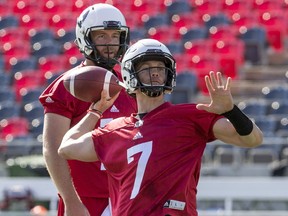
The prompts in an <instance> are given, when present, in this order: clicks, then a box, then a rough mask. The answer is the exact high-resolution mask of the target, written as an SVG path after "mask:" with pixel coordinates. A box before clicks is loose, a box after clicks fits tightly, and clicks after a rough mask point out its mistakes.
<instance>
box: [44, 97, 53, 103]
mask: <svg viewBox="0 0 288 216" xmlns="http://www.w3.org/2000/svg"><path fill="white" fill-rule="evenodd" d="M45 102H46V103H54V101H53V100H52V98H51V97H47V98H46V99H45Z"/></svg>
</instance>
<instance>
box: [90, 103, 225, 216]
mask: <svg viewBox="0 0 288 216" xmlns="http://www.w3.org/2000/svg"><path fill="white" fill-rule="evenodd" d="M219 118H222V116H220V115H216V114H211V113H208V112H206V111H200V110H197V108H196V105H195V104H181V105H172V104H170V103H168V102H166V103H164V104H162V105H161V106H159V107H157V108H156V109H154V110H152V111H151V112H150V113H148V114H146V115H145V116H144V118H143V119H142V120H138V119H137V118H135V115H131V116H130V117H127V118H119V119H116V120H113V121H112V122H110V123H109V124H108V125H106V127H105V128H99V129H96V130H94V132H93V140H94V145H95V149H96V152H97V155H98V157H99V159H100V160H101V162H102V163H103V164H104V165H105V168H106V170H107V173H108V178H109V183H110V185H109V186H110V192H111V194H110V196H111V203H112V214H113V216H134V215H135V216H138V215H141V216H145V215H147V216H160V215H165V214H166V212H167V211H166V210H165V209H167V208H170V209H176V210H175V212H176V213H175V214H171V215H192V216H196V215H197V211H196V192H197V189H196V187H197V184H198V180H199V176H200V168H201V158H202V155H203V152H204V149H205V147H206V143H207V142H210V141H213V140H215V137H214V135H213V131H212V128H213V125H214V123H215V122H216V121H217V120H218V119H219ZM186 200H187V201H186ZM177 211H178V212H179V214H177ZM183 212H186V213H183Z"/></svg>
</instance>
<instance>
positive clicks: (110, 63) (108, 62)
mask: <svg viewBox="0 0 288 216" xmlns="http://www.w3.org/2000/svg"><path fill="white" fill-rule="evenodd" d="M92 56H93V57H94V58H93V57H92ZM86 58H87V59H89V60H91V61H93V62H94V64H95V65H97V66H99V67H103V68H106V69H107V70H112V69H113V68H114V66H115V65H116V64H118V63H119V62H118V61H117V60H116V59H113V58H108V59H106V58H103V57H101V56H99V55H97V54H96V55H95V54H94V52H92V53H91V55H90V56H86Z"/></svg>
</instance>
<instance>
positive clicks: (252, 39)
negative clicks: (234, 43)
mask: <svg viewBox="0 0 288 216" xmlns="http://www.w3.org/2000/svg"><path fill="white" fill-rule="evenodd" d="M240 39H242V40H243V41H244V43H245V55H244V56H245V60H247V61H250V62H251V63H252V64H263V59H264V57H263V55H264V54H265V50H266V48H267V34H266V29H264V28H263V27H260V26H258V27H257V26H255V27H251V28H247V29H246V30H245V31H243V32H240Z"/></svg>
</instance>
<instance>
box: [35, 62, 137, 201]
mask: <svg viewBox="0 0 288 216" xmlns="http://www.w3.org/2000/svg"><path fill="white" fill-rule="evenodd" d="M80 67H82V66H80ZM74 69H75V68H74ZM72 70H73V69H72ZM70 71H71V70H70ZM70 71H68V72H66V73H69V72H70ZM66 73H64V74H62V75H60V76H59V77H58V78H57V79H56V80H55V81H54V82H53V83H52V84H51V85H49V86H48V87H47V88H46V89H45V90H44V92H43V93H42V94H41V96H40V98H39V100H40V102H41V103H42V105H43V107H44V112H45V113H55V114H59V115H62V116H65V117H67V118H69V119H71V127H72V126H74V125H75V124H76V123H77V122H79V121H80V120H81V119H82V118H83V117H84V115H86V113H87V110H88V108H89V106H90V104H91V103H87V102H83V101H81V100H78V99H77V98H75V97H73V96H72V95H71V94H70V93H69V92H68V91H67V90H66V89H65V87H64V85H63V76H64V75H65V74H66ZM117 75H118V77H120V76H119V75H120V74H119V73H118V74H117ZM136 109H137V106H136V102H135V99H133V98H132V97H130V96H129V95H128V94H127V93H126V92H125V90H123V91H122V92H121V93H120V95H119V97H118V98H117V99H116V101H115V103H114V104H113V105H112V106H111V107H110V108H109V109H107V110H106V111H105V112H104V113H103V117H102V119H101V121H99V124H98V125H97V126H99V125H101V126H103V125H105V124H106V123H108V122H109V121H111V120H112V119H114V118H118V117H122V116H129V115H131V113H135V112H136ZM68 164H69V166H70V169H71V176H72V179H73V183H74V186H75V188H76V190H77V192H78V194H79V196H82V197H100V198H105V197H109V195H108V183H107V174H106V172H105V171H103V170H101V164H100V162H95V163H88V162H81V161H76V160H68Z"/></svg>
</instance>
